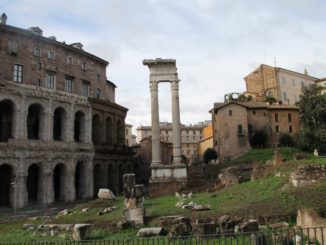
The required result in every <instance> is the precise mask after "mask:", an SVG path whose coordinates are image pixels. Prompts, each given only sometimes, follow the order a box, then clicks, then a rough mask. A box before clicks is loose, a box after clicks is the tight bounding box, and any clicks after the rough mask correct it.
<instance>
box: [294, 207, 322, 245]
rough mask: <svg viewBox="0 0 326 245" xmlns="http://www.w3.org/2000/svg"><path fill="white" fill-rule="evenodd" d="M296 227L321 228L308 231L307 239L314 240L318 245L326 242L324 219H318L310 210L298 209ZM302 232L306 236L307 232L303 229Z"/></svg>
mask: <svg viewBox="0 0 326 245" xmlns="http://www.w3.org/2000/svg"><path fill="white" fill-rule="evenodd" d="M297 226H301V227H302V228H311V227H321V228H316V229H314V230H310V232H309V237H310V239H311V238H316V239H317V240H318V241H319V242H320V243H322V242H323V241H326V232H325V227H326V219H325V218H322V217H320V216H319V215H318V214H317V213H316V212H315V211H314V210H311V209H299V210H298V215H297ZM303 232H304V234H305V235H306V236H308V232H307V230H305V229H303Z"/></svg>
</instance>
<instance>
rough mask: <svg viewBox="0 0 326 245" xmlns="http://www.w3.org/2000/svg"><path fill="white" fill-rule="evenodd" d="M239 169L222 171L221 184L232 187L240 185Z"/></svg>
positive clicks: (232, 168)
mask: <svg viewBox="0 0 326 245" xmlns="http://www.w3.org/2000/svg"><path fill="white" fill-rule="evenodd" d="M239 175H240V173H239V169H238V168H235V167H229V168H226V169H223V170H222V173H221V174H220V175H219V178H220V181H221V184H222V185H224V186H230V185H234V184H239V183H240V177H239Z"/></svg>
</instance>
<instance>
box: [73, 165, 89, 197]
mask: <svg viewBox="0 0 326 245" xmlns="http://www.w3.org/2000/svg"><path fill="white" fill-rule="evenodd" d="M86 175H87V172H86V167H85V163H84V162H82V161H78V162H77V164H76V170H75V189H76V199H83V198H84V197H85V195H86V194H87V183H86V180H87V176H86Z"/></svg>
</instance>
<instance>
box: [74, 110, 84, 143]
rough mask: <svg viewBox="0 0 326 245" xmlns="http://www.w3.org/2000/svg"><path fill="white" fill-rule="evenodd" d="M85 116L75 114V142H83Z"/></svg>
mask: <svg viewBox="0 0 326 245" xmlns="http://www.w3.org/2000/svg"><path fill="white" fill-rule="evenodd" d="M85 130H86V128H85V114H84V113H83V112H81V111H78V112H76V113H75V122H74V139H75V141H76V142H85Z"/></svg>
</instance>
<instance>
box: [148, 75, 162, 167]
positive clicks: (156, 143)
mask: <svg viewBox="0 0 326 245" xmlns="http://www.w3.org/2000/svg"><path fill="white" fill-rule="evenodd" d="M150 89H151V112H152V164H151V166H153V165H159V164H161V163H162V159H161V137H160V135H161V131H160V117H159V107H158V82H157V81H151V82H150Z"/></svg>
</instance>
